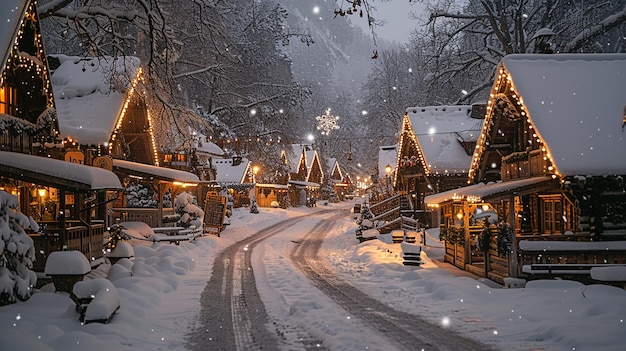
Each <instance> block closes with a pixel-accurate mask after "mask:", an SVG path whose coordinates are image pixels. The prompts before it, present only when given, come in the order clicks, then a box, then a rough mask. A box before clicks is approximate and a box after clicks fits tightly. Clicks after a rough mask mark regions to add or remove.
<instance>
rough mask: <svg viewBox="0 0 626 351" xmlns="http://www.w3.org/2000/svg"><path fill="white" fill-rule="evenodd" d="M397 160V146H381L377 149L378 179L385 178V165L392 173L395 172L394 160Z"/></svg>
mask: <svg viewBox="0 0 626 351" xmlns="http://www.w3.org/2000/svg"><path fill="white" fill-rule="evenodd" d="M397 158H398V145H397V144H396V145H386V146H381V147H380V148H379V149H378V177H379V178H380V179H383V178H385V177H386V176H387V171H386V169H385V168H387V165H390V166H391V168H392V174H393V171H395V170H396V159H397Z"/></svg>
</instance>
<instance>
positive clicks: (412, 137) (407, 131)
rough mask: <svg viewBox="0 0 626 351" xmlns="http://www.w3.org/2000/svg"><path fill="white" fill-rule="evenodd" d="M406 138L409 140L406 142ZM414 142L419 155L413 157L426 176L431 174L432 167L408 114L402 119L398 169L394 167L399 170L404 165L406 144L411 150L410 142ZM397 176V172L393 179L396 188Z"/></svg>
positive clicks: (397, 157) (397, 159)
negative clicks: (403, 151)
mask: <svg viewBox="0 0 626 351" xmlns="http://www.w3.org/2000/svg"><path fill="white" fill-rule="evenodd" d="M406 138H408V139H409V140H405V139H406ZM411 141H412V142H413V144H414V145H415V148H416V151H417V155H412V156H415V157H416V158H417V161H418V164H420V165H422V167H423V168H424V173H425V174H426V175H428V174H430V167H429V165H428V163H426V159H425V157H424V154H423V153H422V145H421V144H420V142H419V139H418V138H417V135H416V134H415V130H413V125H412V124H411V119H410V118H409V114H408V113H406V114H404V117H403V118H402V134H401V136H400V143H399V144H398V153H397V155H396V167H394V168H395V169H397V167H398V165H400V164H401V163H402V156H405V155H402V150H404V149H405V144H407V143H408V144H407V147H408V148H407V150H408V149H410V145H411V144H410V142H411ZM397 174H398V172H395V175H394V177H393V186H394V187H395V186H396V180H397Z"/></svg>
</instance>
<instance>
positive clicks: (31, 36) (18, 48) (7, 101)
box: [0, 0, 122, 272]
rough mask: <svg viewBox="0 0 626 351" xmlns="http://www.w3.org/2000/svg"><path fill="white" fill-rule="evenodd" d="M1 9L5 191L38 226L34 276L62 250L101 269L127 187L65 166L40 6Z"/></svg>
mask: <svg viewBox="0 0 626 351" xmlns="http://www.w3.org/2000/svg"><path fill="white" fill-rule="evenodd" d="M0 9H1V11H0V13H1V14H2V15H0V17H2V20H1V21H0V32H1V33H3V34H4V35H3V36H2V37H0V53H1V55H2V61H1V62H0V70H1V72H0V73H1V75H0V170H1V171H0V190H3V191H6V192H8V193H10V194H13V195H16V196H17V197H18V201H19V209H20V211H21V212H22V213H24V214H27V215H29V216H31V217H32V218H33V219H35V220H36V221H37V222H38V224H39V227H40V230H39V232H37V233H30V234H29V235H31V237H32V238H33V241H34V244H35V252H36V261H35V262H34V267H33V269H34V270H35V271H37V272H43V268H44V267H45V262H46V258H47V256H48V254H49V253H50V252H51V251H55V250H79V251H81V252H83V253H84V254H85V256H86V257H87V258H88V259H89V260H90V261H91V262H92V264H97V263H98V262H101V261H100V259H101V258H102V257H103V251H102V249H103V232H104V231H105V230H106V222H105V219H106V203H107V202H109V201H110V199H111V198H115V197H116V191H119V190H121V189H122V186H121V184H120V181H119V179H118V178H117V176H116V175H115V174H114V173H112V172H111V171H108V170H105V169H100V168H95V167H89V166H85V165H83V164H79V163H76V162H66V161H64V160H63V151H64V149H63V145H62V143H60V142H59V141H58V137H59V123H58V120H57V114H56V110H55V101H54V98H53V90H52V87H51V82H50V74H49V70H48V62H47V59H46V55H45V52H44V46H43V43H42V42H41V30H40V27H39V21H38V17H37V9H36V2H35V1H29V0H19V1H18V0H7V1H3V2H2V4H1V5H0Z"/></svg>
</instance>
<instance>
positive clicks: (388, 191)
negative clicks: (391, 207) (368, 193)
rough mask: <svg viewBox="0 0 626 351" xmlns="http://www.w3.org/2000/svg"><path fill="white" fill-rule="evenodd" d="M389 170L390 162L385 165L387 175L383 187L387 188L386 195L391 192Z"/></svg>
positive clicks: (390, 168) (390, 169)
mask: <svg viewBox="0 0 626 351" xmlns="http://www.w3.org/2000/svg"><path fill="white" fill-rule="evenodd" d="M391 171H393V168H392V167H391V165H390V164H387V166H386V167H385V173H387V175H386V176H385V178H386V180H387V181H386V184H385V187H386V188H387V195H390V194H391V181H390V179H389V175H390V174H391Z"/></svg>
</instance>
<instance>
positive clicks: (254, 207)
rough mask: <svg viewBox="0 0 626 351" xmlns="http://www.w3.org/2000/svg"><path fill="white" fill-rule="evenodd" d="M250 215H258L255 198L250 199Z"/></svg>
mask: <svg viewBox="0 0 626 351" xmlns="http://www.w3.org/2000/svg"><path fill="white" fill-rule="evenodd" d="M250 213H254V214H257V213H259V205H257V203H256V198H252V203H251V204H250Z"/></svg>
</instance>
